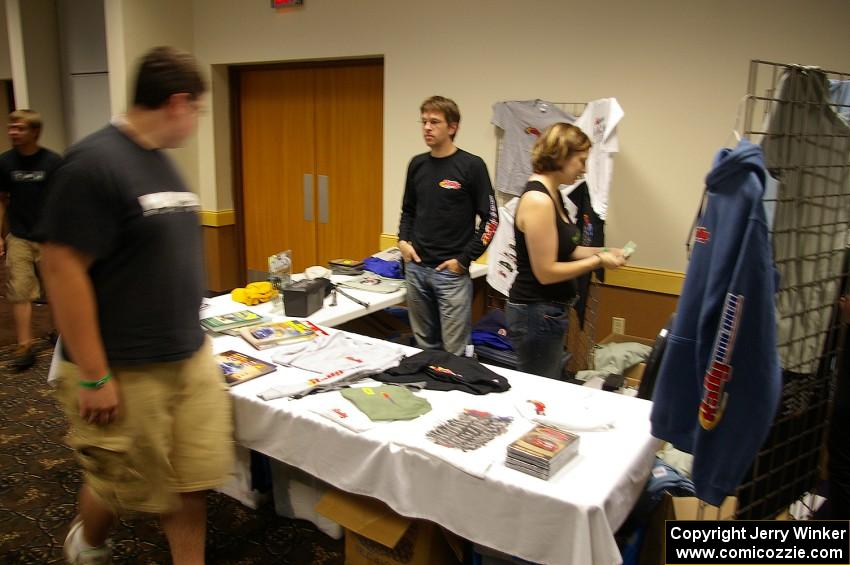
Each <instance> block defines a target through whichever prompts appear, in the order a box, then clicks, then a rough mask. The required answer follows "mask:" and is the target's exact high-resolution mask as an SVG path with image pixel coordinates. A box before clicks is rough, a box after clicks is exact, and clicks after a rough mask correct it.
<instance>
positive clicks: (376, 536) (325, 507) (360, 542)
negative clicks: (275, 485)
mask: <svg viewBox="0 0 850 565" xmlns="http://www.w3.org/2000/svg"><path fill="white" fill-rule="evenodd" d="M316 512H318V513H319V514H322V515H323V516H325V517H326V518H329V519H331V520H333V521H335V522H337V523H338V524H340V525H341V526H342V527H343V528H345V563H346V565H370V564H375V563H380V564H382V565H448V564H451V563H459V562H460V561H461V559H462V558H463V540H461V539H460V538H458V537H457V536H455V535H454V534H451V533H450V532H447V531H445V530H444V529H443V528H441V527H439V526H438V525H436V524H433V523H431V522H428V521H426V520H415V519H412V518H405V517H404V516H400V515H398V514H396V513H395V512H394V511H393V510H392V509H391V508H390V507H389V506H387V505H386V504H384V503H383V502H381V501H379V500H376V499H374V498H369V497H366V496H358V495H354V494H349V493H345V492H342V491H339V490H331V491H328V492H327V493H326V494H325V495H324V496H323V497H322V499H321V500H319V502H318V504H316Z"/></svg>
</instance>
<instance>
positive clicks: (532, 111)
mask: <svg viewBox="0 0 850 565" xmlns="http://www.w3.org/2000/svg"><path fill="white" fill-rule="evenodd" d="M575 119H576V118H575V116H573V115H572V114H568V113H567V112H565V111H563V110H561V109H560V108H558V107H557V106H555V105H554V104H553V103H552V102H545V101H543V100H513V101H510V102H496V103H495V104H493V117H492V118H491V119H490V123H492V124H493V125H494V126H496V127H498V128H500V129H502V130H503V131H504V135H503V137H502V144H501V148H500V151H499V163H498V166H497V167H496V187H495V188H496V190H501V191H502V192H507V193H509V194H514V195H517V196H518V195H520V194H522V191H523V189H525V183H526V182H527V181H528V177H530V176H531V148H532V147H533V146H534V142H535V141H537V137H538V136H539V135H540V133H541V132H542V131H543V130H544V129H546V128H547V127H549V126H551V125H552V124H555V123H558V122H566V123H568V124H571V123H573V122H575Z"/></svg>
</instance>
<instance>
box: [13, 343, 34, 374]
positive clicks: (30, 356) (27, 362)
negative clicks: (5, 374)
mask: <svg viewBox="0 0 850 565" xmlns="http://www.w3.org/2000/svg"><path fill="white" fill-rule="evenodd" d="M33 365H35V352H34V351H33V349H32V346H31V345H19V346H18V349H16V350H15V356H14V357H13V358H12V368H13V369H14V370H16V371H26V370H27V369H29V368H30V367H32V366H33Z"/></svg>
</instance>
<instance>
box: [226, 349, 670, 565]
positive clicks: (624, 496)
mask: <svg viewBox="0 0 850 565" xmlns="http://www.w3.org/2000/svg"><path fill="white" fill-rule="evenodd" d="M246 347H247V349H246ZM231 348H236V349H242V350H243V351H245V352H247V353H250V354H252V355H255V356H257V357H261V358H270V355H271V354H272V352H273V350H265V351H254V350H252V349H251V348H250V346H247V344H245V343H244V341H242V340H241V339H239V338H235V337H228V336H225V337H221V338H218V339H216V340H215V349H216V350H217V351H221V350H224V349H231ZM493 370H495V371H497V372H499V373H501V374H503V375H505V376H506V377H507V378H508V379H509V380H510V382H511V385H512V388H511V390H510V391H508V392H505V393H501V394H489V395H486V396H473V395H469V394H465V393H461V392H448V393H447V392H437V391H423V392H422V393H421V394H422V395H423V396H424V397H425V398H427V399H428V400H429V401H430V402H431V404H432V406H434V414H433V415H432V416H431V417H428V415H426V416H424V417H422V418H420V419H418V420H413V421H411V422H392V423H379V424H378V425H377V426H376V427H375V428H373V429H371V430H368V431H365V432H362V433H359V434H358V433H354V432H351V431H349V430H348V429H345V428H343V427H342V426H339V425H337V424H335V423H333V422H331V421H329V420H326V419H325V418H323V417H321V416H319V415H318V414H316V413H314V412H311V411H310V406H311V403H312V402H316V401H315V400H312V399H311V397H307V398H305V399H302V400H295V401H292V400H288V399H278V400H272V401H268V402H267V401H263V400H261V399H260V398H258V397H257V393H259V392H262V391H263V390H266V389H267V388H269V387H270V386H272V385H273V384H275V383H276V382H280V381H281V380H283V379H287V378H289V379H298V378H303V376H302V375H298V374H296V373H295V372H296V371H297V370H295V369H289V368H283V367H281V368H279V369H278V371H277V372H275V373H272V374H269V375H266V376H263V377H260V378H258V379H254V380H252V381H249V382H246V383H244V384H241V385H239V386H237V387H234V388H233V389H232V394H233V398H234V406H235V419H236V440H237V441H238V442H239V443H240V444H241V445H243V446H245V447H248V448H251V449H254V450H257V451H259V452H262V453H264V454H266V455H268V456H270V457H272V458H274V459H277V460H280V461H283V462H285V463H288V464H290V465H294V466H295V467H298V468H300V469H303V470H304V471H307V472H308V473H310V474H312V475H314V476H316V477H318V478H320V479H322V480H324V481H327V482H328V483H330V484H332V485H334V486H336V487H339V488H341V489H343V490H346V491H349V492H353V493H357V494H363V495H368V496H372V497H375V498H378V499H380V500H383V501H384V502H386V503H387V504H388V505H389V506H390V507H392V508H393V509H394V510H395V511H396V512H398V513H399V514H402V515H405V516H409V517H414V518H425V519H428V520H432V521H434V522H437V523H439V524H441V525H442V526H444V527H446V528H447V529H449V530H451V531H453V532H454V533H456V534H458V535H460V536H462V537H464V538H466V539H469V540H472V541H474V542H476V543H479V544H482V545H485V546H488V547H491V548H494V549H497V550H499V551H503V552H505V553H508V554H511V555H517V556H519V557H522V558H524V559H528V560H531V561H536V562H541V563H593V564H605V563H619V562H620V561H621V558H620V554H619V551H618V549H617V545H616V543H615V541H614V537H613V532H614V531H615V530H616V529H617V528H618V527H619V526H620V525H621V524H622V523H623V521H624V520H625V518H626V516H627V515H628V513H629V511H630V509H631V508H632V506H633V505H634V502H635V501H636V500H637V497H638V495H639V494H640V491H641V489H642V487H643V484H644V483H645V481H646V479H647V477H648V475H649V472H650V469H651V466H652V462H653V458H654V453H655V450H656V449H657V447H658V442H657V440H655V439H653V438H652V437H651V436H650V433H649V431H650V426H649V411H650V406H651V405H650V403H649V402H648V401H644V400H638V399H635V398H629V397H625V396H621V395H617V394H613V393H608V392H602V391H598V390H590V389H587V388H586V387H579V386H575V385H570V384H566V383H562V382H558V381H554V380H550V379H544V378H541V377H536V376H533V375H528V374H525V373H519V372H516V371H510V370H507V369H499V368H493ZM329 394H330V393H329ZM313 398H315V397H313ZM528 399H537V400H543V401H544V402H545V401H546V400H547V399H558V401H559V402H575V403H580V404H582V405H588V404H590V405H592V406H593V407H594V410H599V411H602V412H605V413H608V414H611V415H612V417H613V419H614V422H615V425H614V428H613V429H612V430H609V431H599V432H580V433H579V435H580V436H581V444H580V450H579V455H578V456H577V457H576V458H575V459H573V460H572V461H571V462H570V463H568V464H567V466H566V467H565V468H563V469H562V470H561V471H560V472H559V473H557V474H556V475H555V476H554V477H552V478H551V479H549V480H548V481H544V480H540V479H537V478H535V477H532V476H529V475H525V474H523V473H520V472H518V471H515V470H512V469H509V468H507V467H505V466H504V464H503V459H502V457H501V454H500V455H498V456H497V457H496V460H495V461H494V464H493V465H491V466H490V468H489V469H487V470H486V471H485V473H484V476H483V478H477V477H475V476H473V475H472V474H469V473H467V472H464V471H463V470H461V469H460V468H459V467H458V466H456V465H453V464H450V463H448V462H446V461H444V460H440V459H437V458H433V457H430V456H429V455H427V454H425V453H423V452H422V451H421V450H417V449H411V448H410V447H407V446H406V445H405V444H406V443H409V442H408V441H407V440H406V439H405V438H409V437H413V436H416V435H417V434H420V435H422V434H424V433H425V431H427V430H428V429H430V426H432V425H433V423H434V419H435V418H438V417H440V416H441V415H444V414H450V413H452V412H453V411H454V412H456V411H459V410H461V409H463V408H476V409H481V410H489V411H491V412H493V413H497V414H505V413H508V414H510V415H514V416H517V417H518V416H519V414H518V412H517V411H516V409H515V408H514V405H515V404H516V403H517V402H523V401H525V400H528ZM515 423H516V425H512V427H511V430H510V431H509V433H508V434H506V435H505V436H504V437H501V438H498V441H499V442H501V444H506V443H507V442H508V441H510V440H512V439H515V438H516V437H517V436H518V435H521V433H522V432H523V431H524V430H525V429H528V428H529V427H530V426H531V424H530V423H527V424H526V423H524V422H522V421H517V422H515ZM494 441H496V440H494ZM498 452H501V453H504V452H503V450H501V449H499V450H498Z"/></svg>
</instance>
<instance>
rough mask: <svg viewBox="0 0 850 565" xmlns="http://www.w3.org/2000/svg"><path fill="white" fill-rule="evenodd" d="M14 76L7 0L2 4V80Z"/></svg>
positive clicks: (0, 8) (0, 18)
mask: <svg viewBox="0 0 850 565" xmlns="http://www.w3.org/2000/svg"><path fill="white" fill-rule="evenodd" d="M11 78H12V61H11V59H10V58H9V36H8V31H7V27H6V6H5V2H4V3H3V5H2V6H0V80H10V79H11Z"/></svg>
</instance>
